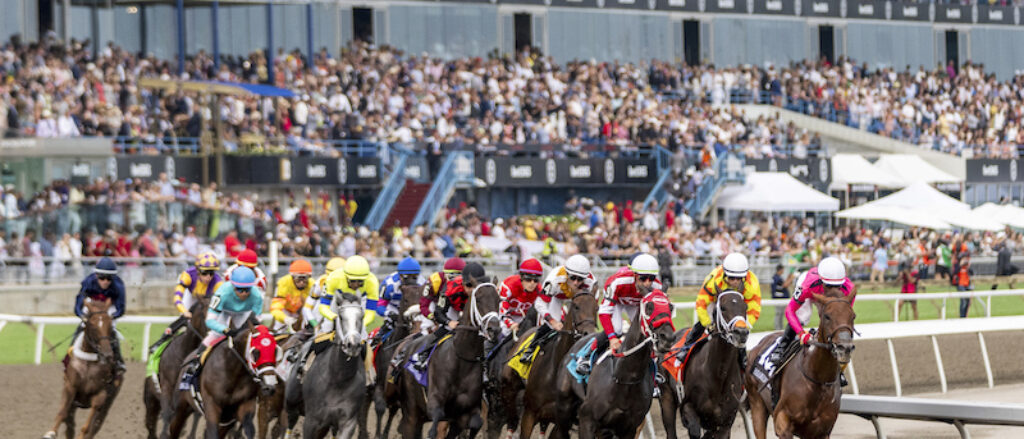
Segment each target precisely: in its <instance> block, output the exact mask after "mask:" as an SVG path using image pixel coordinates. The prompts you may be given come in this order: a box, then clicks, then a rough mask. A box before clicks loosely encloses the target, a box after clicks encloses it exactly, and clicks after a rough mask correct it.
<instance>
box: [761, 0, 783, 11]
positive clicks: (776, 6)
mask: <svg viewBox="0 0 1024 439" xmlns="http://www.w3.org/2000/svg"><path fill="white" fill-rule="evenodd" d="M764 8H765V9H766V10H769V11H781V10H782V2H781V1H779V0H768V1H766V2H765V3H764Z"/></svg>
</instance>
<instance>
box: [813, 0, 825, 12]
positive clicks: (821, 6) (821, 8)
mask: <svg viewBox="0 0 1024 439" xmlns="http://www.w3.org/2000/svg"><path fill="white" fill-rule="evenodd" d="M811 10H812V11H814V13H815V14H827V13H828V3H825V2H821V3H812V4H811Z"/></svg>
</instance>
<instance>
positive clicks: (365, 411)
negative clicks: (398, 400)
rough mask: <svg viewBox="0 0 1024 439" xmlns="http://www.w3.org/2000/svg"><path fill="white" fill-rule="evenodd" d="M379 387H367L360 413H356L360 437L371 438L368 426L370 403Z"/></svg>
mask: <svg viewBox="0 0 1024 439" xmlns="http://www.w3.org/2000/svg"><path fill="white" fill-rule="evenodd" d="M376 389H377V386H376V385H374V386H373V387H367V388H366V392H364V393H363V405H362V407H359V413H357V414H356V426H358V427H359V439H369V437H370V428H369V427H367V422H368V418H369V417H370V404H371V403H372V402H373V394H374V393H375V392H374V391H375V390H376Z"/></svg>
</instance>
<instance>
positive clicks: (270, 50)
mask: <svg viewBox="0 0 1024 439" xmlns="http://www.w3.org/2000/svg"><path fill="white" fill-rule="evenodd" d="M267 82H268V83H270V85H275V84H274V4H273V3H269V2H268V3H267Z"/></svg>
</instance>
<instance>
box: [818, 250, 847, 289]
mask: <svg viewBox="0 0 1024 439" xmlns="http://www.w3.org/2000/svg"><path fill="white" fill-rule="evenodd" d="M818 276H820V277H821V281H822V282H824V283H825V285H842V284H843V283H844V282H846V265H844V264H843V261H840V260H839V259H837V258H835V257H831V256H829V257H827V258H825V259H822V260H821V262H819V263H818Z"/></svg>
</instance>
